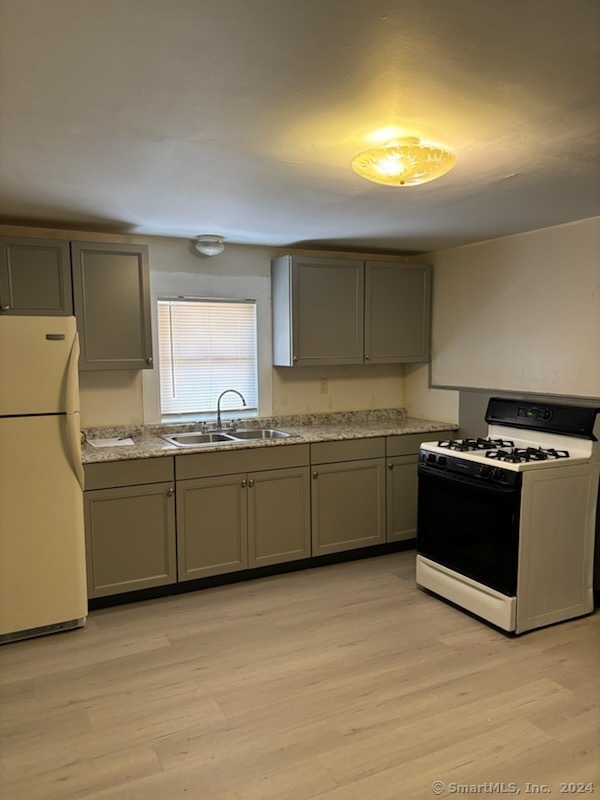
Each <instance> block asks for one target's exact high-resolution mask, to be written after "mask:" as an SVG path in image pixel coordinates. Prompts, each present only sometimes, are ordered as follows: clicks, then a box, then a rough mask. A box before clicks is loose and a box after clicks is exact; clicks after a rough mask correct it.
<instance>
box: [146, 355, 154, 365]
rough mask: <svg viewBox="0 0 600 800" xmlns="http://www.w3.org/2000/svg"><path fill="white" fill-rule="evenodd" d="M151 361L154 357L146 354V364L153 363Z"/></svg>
mask: <svg viewBox="0 0 600 800" xmlns="http://www.w3.org/2000/svg"><path fill="white" fill-rule="evenodd" d="M153 363H154V359H153V358H152V356H148V358H147V359H146V364H153Z"/></svg>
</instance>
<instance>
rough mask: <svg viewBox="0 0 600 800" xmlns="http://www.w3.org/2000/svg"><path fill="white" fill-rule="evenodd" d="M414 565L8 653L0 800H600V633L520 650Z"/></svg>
mask: <svg viewBox="0 0 600 800" xmlns="http://www.w3.org/2000/svg"><path fill="white" fill-rule="evenodd" d="M414 561H415V556H414V552H412V551H406V552H401V553H395V554H392V555H385V556H380V557H376V558H370V559H365V560H361V561H353V562H347V563H343V564H336V565H332V566H327V567H319V568H317V569H311V570H305V571H302V572H296V573H288V574H285V575H278V576H275V577H269V578H263V579H260V580H255V581H252V582H247V583H237V584H232V585H228V586H222V587H217V588H211V589H206V590H203V591H198V592H194V593H190V594H184V595H177V596H174V597H170V598H163V599H159V600H152V601H146V602H144V603H136V604H131V605H126V606H120V607H115V608H110V609H104V610H101V611H95V612H93V613H91V614H90V617H89V620H88V625H87V627H86V628H85V629H83V630H78V631H71V632H68V633H63V634H56V635H53V636H46V637H44V638H40V639H33V640H29V641H24V642H19V643H15V644H10V645H4V646H3V647H1V648H0V665H1V671H0V675H1V680H0V682H1V688H2V700H1V705H0V714H1V726H2V735H3V738H2V744H1V750H0V761H1V766H2V776H1V780H0V797H2V798H3V800H174V798H177V799H178V800H179V799H180V798H192V799H193V800H233V799H234V798H237V799H238V800H407V799H408V800H410V799H411V798H417V799H418V800H421V798H425V799H426V798H434V797H453V796H454V795H455V794H468V795H469V796H470V797H482V798H483V797H495V796H497V795H498V794H502V793H505V794H512V793H513V792H512V789H513V788H514V789H515V790H516V789H517V788H518V789H519V790H520V793H521V794H522V795H529V794H540V793H542V792H537V791H533V790H532V789H533V788H534V787H533V785H544V786H546V787H547V789H548V791H549V792H551V794H552V795H553V796H555V797H557V796H559V795H562V794H571V795H572V794H579V796H581V795H583V796H585V797H590V796H592V793H591V792H590V791H585V790H584V791H577V790H578V789H579V787H578V786H577V784H580V785H581V787H586V788H587V789H589V784H590V783H591V784H595V796H597V797H600V736H599V727H600V697H599V672H600V615H599V614H594V615H592V616H589V617H585V618H581V619H578V620H572V621H570V622H566V623H563V624H560V625H556V626H553V627H550V628H545V629H543V630H538V631H534V632H531V633H529V634H526V635H525V636H522V637H519V638H510V637H508V636H506V635H504V634H502V633H500V632H498V631H496V630H494V629H492V628H490V627H488V626H487V625H485V624H483V623H482V622H480V621H478V620H476V619H474V618H472V617H470V616H469V615H467V614H465V613H464V612H462V611H460V610H458V609H455V608H453V607H452V606H450V605H447V604H446V603H444V602H442V601H440V600H439V599H437V598H435V597H433V596H431V595H429V594H427V593H425V592H421V591H419V590H417V589H416V587H415V576H414ZM434 781H441V782H442V783H443V784H444V787H445V788H443V789H442V788H441V786H437V785H436V786H435V788H436V789H438V794H435V792H434V789H433V788H432V785H433V782H434ZM502 783H504V786H501V784H502ZM511 784H516V786H514V787H511ZM563 784H565V785H566V787H567V791H566V792H562V791H561V786H562V785H563ZM569 784H574V786H571V787H569V786H568V785H569ZM465 787H466V789H465ZM501 790H503V791H501ZM515 793H516V792H515ZM543 793H546V794H548V792H546V791H545V792H543Z"/></svg>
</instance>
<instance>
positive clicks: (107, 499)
mask: <svg viewBox="0 0 600 800" xmlns="http://www.w3.org/2000/svg"><path fill="white" fill-rule="evenodd" d="M84 508H85V536H86V560H87V576H88V595H89V597H104V596H106V595H111V594H120V593H121V592H131V591H134V590H136V589H146V588H149V587H151V586H164V585H166V584H169V583H175V582H176V580H177V563H176V559H175V502H174V492H173V484H172V483H171V482H168V483H155V484H150V485H147V486H127V487H122V488H118V489H95V490H92V491H87V492H85V493H84Z"/></svg>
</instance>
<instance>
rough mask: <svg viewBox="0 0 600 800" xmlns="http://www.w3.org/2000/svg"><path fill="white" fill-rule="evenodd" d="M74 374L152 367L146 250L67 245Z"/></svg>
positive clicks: (144, 248) (123, 247)
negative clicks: (76, 342)
mask: <svg viewBox="0 0 600 800" xmlns="http://www.w3.org/2000/svg"><path fill="white" fill-rule="evenodd" d="M71 255H72V263H73V284H74V299H75V315H76V317H77V327H78V330H79V336H80V343H81V358H80V360H79V369H80V370H100V369H111V370H112V369H131V370H134V369H144V368H149V367H152V363H153V362H152V336H151V327H150V288H149V268H148V248H147V247H146V246H144V245H120V244H104V243H93V242H72V243H71Z"/></svg>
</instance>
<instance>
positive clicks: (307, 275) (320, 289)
mask: <svg viewBox="0 0 600 800" xmlns="http://www.w3.org/2000/svg"><path fill="white" fill-rule="evenodd" d="M364 275H365V267H364V263H363V262H362V261H346V260H340V259H329V258H323V259H320V258H313V257H310V258H307V257H302V256H282V257H281V258H277V259H275V260H274V261H273V262H272V268H271V279H272V284H271V288H272V298H273V363H274V364H275V365H276V366H281V367H290V366H311V365H315V366H318V365H321V364H362V363H363V360H364V350H363V347H364V335H363V330H364V329H363V324H364V280H365V278H364Z"/></svg>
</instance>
